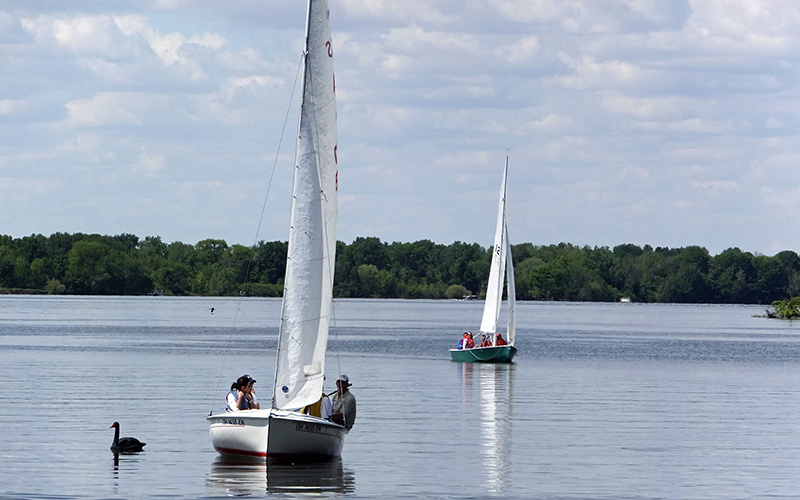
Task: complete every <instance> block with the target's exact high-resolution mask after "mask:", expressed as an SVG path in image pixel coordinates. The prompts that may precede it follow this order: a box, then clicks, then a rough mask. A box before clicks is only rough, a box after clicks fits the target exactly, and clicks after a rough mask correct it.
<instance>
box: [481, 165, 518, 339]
mask: <svg viewBox="0 0 800 500" xmlns="http://www.w3.org/2000/svg"><path fill="white" fill-rule="evenodd" d="M507 176H508V158H506V165H505V170H503V183H502V184H501V185H500V203H499V206H498V209H497V229H496V230H495V235H494V247H493V251H492V265H491V268H490V270H489V283H488V285H487V287H486V304H485V305H484V307H483V319H482V320H481V329H480V331H482V332H486V333H497V322H498V320H499V319H500V302H501V301H502V300H503V283H505V279H506V260H508V261H510V260H511V250H510V249H511V244H510V243H509V242H508V227H507V217H506V178H507ZM511 266H512V265H511V263H510V262H509V267H510V268H511ZM510 283H512V284H513V277H512V278H511V282H510ZM511 286H513V285H511ZM510 291H511V288H509V292H510ZM509 340H510V339H509Z"/></svg>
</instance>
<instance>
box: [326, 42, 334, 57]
mask: <svg viewBox="0 0 800 500" xmlns="http://www.w3.org/2000/svg"><path fill="white" fill-rule="evenodd" d="M325 46H326V47H328V57H333V46H332V45H331V41H330V40H328V41H327V42H325Z"/></svg>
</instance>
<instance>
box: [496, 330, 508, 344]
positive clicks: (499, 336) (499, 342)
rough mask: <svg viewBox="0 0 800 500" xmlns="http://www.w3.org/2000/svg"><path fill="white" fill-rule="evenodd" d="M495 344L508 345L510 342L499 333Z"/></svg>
mask: <svg viewBox="0 0 800 500" xmlns="http://www.w3.org/2000/svg"><path fill="white" fill-rule="evenodd" d="M495 345H508V342H506V339H504V338H503V336H502V335H500V334H499V333H498V334H497V339H496V340H495Z"/></svg>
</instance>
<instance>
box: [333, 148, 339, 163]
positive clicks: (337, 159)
mask: <svg viewBox="0 0 800 500" xmlns="http://www.w3.org/2000/svg"><path fill="white" fill-rule="evenodd" d="M338 152H339V145H338V144H336V145H335V146H333V161H334V162H335V163H336V164H337V165H338V164H339V155H338Z"/></svg>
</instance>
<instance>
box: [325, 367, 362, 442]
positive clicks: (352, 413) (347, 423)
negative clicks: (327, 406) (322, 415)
mask: <svg viewBox="0 0 800 500" xmlns="http://www.w3.org/2000/svg"><path fill="white" fill-rule="evenodd" d="M351 385H352V384H351V383H350V378H348V376H347V375H344V374H342V375H339V378H337V379H336V393H335V394H334V395H333V401H332V403H333V413H332V414H331V417H330V418H329V419H328V420H330V421H331V422H335V423H337V424H339V425H341V426H344V428H345V429H347V430H348V431H349V430H350V429H352V428H353V424H354V423H356V397H355V396H353V393H352V392H350V386H351Z"/></svg>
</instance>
